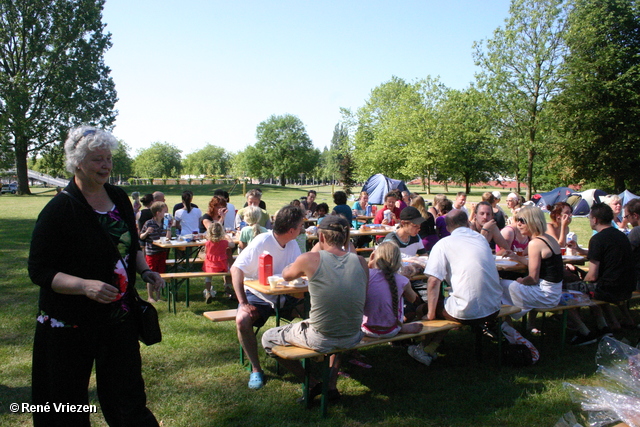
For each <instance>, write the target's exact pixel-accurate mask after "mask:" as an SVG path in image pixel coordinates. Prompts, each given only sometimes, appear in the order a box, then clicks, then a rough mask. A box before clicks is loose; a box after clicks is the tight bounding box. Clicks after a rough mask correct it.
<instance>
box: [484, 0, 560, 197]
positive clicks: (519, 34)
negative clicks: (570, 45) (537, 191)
mask: <svg viewBox="0 0 640 427" xmlns="http://www.w3.org/2000/svg"><path fill="white" fill-rule="evenodd" d="M563 2H564V0H513V1H512V2H511V6H510V8H509V18H508V19H507V20H506V23H505V26H504V28H502V27H501V28H498V29H496V30H495V32H494V35H493V38H491V39H489V40H486V41H483V42H480V43H475V44H474V47H475V55H474V56H475V59H476V64H477V65H479V66H480V67H482V69H483V71H482V73H480V75H479V76H478V80H479V83H480V86H481V88H483V89H486V90H487V91H488V93H489V94H490V95H491V97H492V98H493V99H494V100H495V112H494V116H495V117H496V118H499V119H500V123H501V124H502V127H503V128H504V131H505V132H508V133H510V134H511V136H512V137H513V138H514V139H513V141H517V143H518V144H522V145H523V146H524V147H523V148H524V150H522V151H524V152H525V154H526V167H527V185H528V187H527V198H529V197H530V196H531V194H530V193H531V190H532V188H533V164H534V162H535V160H536V155H537V154H538V152H539V151H540V150H543V149H544V148H545V147H546V146H547V145H545V144H544V143H541V141H540V140H539V136H540V135H539V133H538V132H539V129H540V127H541V124H540V120H541V118H542V117H543V116H542V115H541V112H542V111H543V110H544V108H546V105H547V101H549V99H551V98H552V97H553V96H554V95H556V94H558V92H559V83H560V80H561V72H560V65H561V64H562V60H563V56H564V53H565V45H564V42H563V34H564V31H565V26H566V7H563V6H564V5H563Z"/></svg>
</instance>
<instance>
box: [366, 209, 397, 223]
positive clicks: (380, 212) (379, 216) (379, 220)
mask: <svg viewBox="0 0 640 427" xmlns="http://www.w3.org/2000/svg"><path fill="white" fill-rule="evenodd" d="M386 210H387V207H386V206H383V207H381V208H378V212H376V216H375V218H374V219H373V223H374V224H382V220H383V219H384V211H386ZM391 211H392V212H393V213H394V215H395V216H396V220H398V221H400V208H396V207H394V208H393V209H392V210H391ZM387 225H396V221H394V220H393V218H392V219H391V221H389V224H387Z"/></svg>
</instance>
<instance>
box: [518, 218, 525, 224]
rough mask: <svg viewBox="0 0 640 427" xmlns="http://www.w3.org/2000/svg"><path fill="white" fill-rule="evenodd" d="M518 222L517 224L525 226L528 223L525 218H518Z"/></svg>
mask: <svg viewBox="0 0 640 427" xmlns="http://www.w3.org/2000/svg"><path fill="white" fill-rule="evenodd" d="M516 222H517V223H518V224H522V225H525V224H526V223H527V220H526V219H524V218H516Z"/></svg>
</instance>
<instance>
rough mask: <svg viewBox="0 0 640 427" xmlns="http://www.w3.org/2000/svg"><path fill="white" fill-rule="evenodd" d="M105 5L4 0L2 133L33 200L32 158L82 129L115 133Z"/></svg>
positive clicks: (91, 0) (87, 0) (0, 12)
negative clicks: (29, 160) (70, 131)
mask: <svg viewBox="0 0 640 427" xmlns="http://www.w3.org/2000/svg"><path fill="white" fill-rule="evenodd" d="M103 5H104V0H0V132H2V133H4V134H5V135H7V136H8V137H7V139H8V144H9V145H10V147H11V149H12V150H13V153H14V155H15V165H16V170H17V175H18V185H19V189H18V192H19V193H21V194H29V193H30V191H29V187H28V180H27V157H28V155H29V154H30V153H38V152H40V151H42V150H43V149H45V148H46V147H48V146H50V145H52V144H54V143H55V142H56V141H63V140H64V139H65V136H66V133H67V131H68V129H69V128H70V127H72V126H74V125H78V124H80V123H89V124H93V125H97V126H100V127H107V128H108V127H109V126H111V124H112V123H113V121H114V120H115V115H116V112H115V110H114V105H115V103H116V101H117V97H116V91H115V85H114V83H113V80H112V79H111V77H110V76H109V73H110V70H109V68H108V67H107V66H106V65H105V64H104V59H103V57H104V53H105V52H106V51H107V49H109V48H110V47H111V41H110V38H111V35H110V34H109V33H104V32H103V30H104V25H103V24H102V8H103Z"/></svg>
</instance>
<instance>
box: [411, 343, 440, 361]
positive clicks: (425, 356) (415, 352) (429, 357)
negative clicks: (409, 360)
mask: <svg viewBox="0 0 640 427" xmlns="http://www.w3.org/2000/svg"><path fill="white" fill-rule="evenodd" d="M407 353H409V356H411V357H413V358H414V359H415V360H417V361H418V362H420V363H422V364H423V365H427V366H429V365H431V362H433V361H434V360H436V358H437V357H438V356H437V355H436V354H431V353H426V352H425V351H424V349H423V348H422V347H420V346H419V345H415V344H414V345H410V346H409V347H407Z"/></svg>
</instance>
